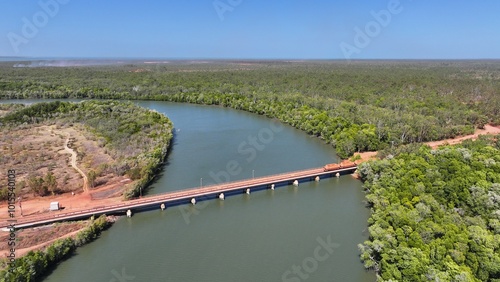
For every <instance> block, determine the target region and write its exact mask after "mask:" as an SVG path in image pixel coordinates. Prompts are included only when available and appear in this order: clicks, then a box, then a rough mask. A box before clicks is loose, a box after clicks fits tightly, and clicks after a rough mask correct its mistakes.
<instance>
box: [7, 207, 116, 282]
mask: <svg viewBox="0 0 500 282" xmlns="http://www.w3.org/2000/svg"><path fill="white" fill-rule="evenodd" d="M115 221H116V218H115V217H106V216H105V215H103V216H100V217H99V218H97V219H93V218H92V219H90V220H89V221H87V223H86V225H87V226H86V227H84V228H82V229H81V230H79V231H75V232H69V233H67V234H65V235H64V236H62V237H61V238H59V239H56V240H54V241H53V243H49V242H46V243H45V244H39V245H38V246H31V247H30V248H28V249H29V250H27V249H26V248H25V249H21V250H22V251H23V252H25V251H27V253H26V254H25V255H24V256H21V257H16V258H15V260H14V261H13V262H10V260H2V262H1V264H0V266H1V268H2V270H1V271H0V279H1V280H2V281H6V282H19V281H34V280H36V279H39V278H41V277H43V276H44V274H45V273H46V272H47V271H48V270H50V269H51V268H52V267H54V266H55V265H56V264H57V263H59V262H60V261H61V260H63V259H64V258H66V257H68V256H69V255H71V254H72V253H73V252H74V251H75V249H76V248H77V247H81V246H83V245H85V244H87V243H90V242H92V241H93V240H95V239H97V238H98V237H99V235H100V234H101V232H102V231H104V230H106V229H107V228H109V227H110V226H111V225H112V223H113V222H115Z"/></svg>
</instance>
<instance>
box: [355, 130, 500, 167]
mask: <svg viewBox="0 0 500 282" xmlns="http://www.w3.org/2000/svg"><path fill="white" fill-rule="evenodd" d="M488 134H492V135H496V134H500V127H498V126H492V125H489V124H487V125H485V126H484V129H476V131H475V132H474V134H471V135H465V136H462V137H457V138H452V139H445V140H441V141H432V142H426V143H425V144H426V145H429V146H430V147H431V148H433V149H435V148H437V147H439V146H442V145H456V144H459V143H462V142H463V141H464V140H468V139H472V140H476V139H477V138H478V137H479V135H488ZM377 153H378V152H377V151H374V152H363V153H356V154H354V157H356V156H357V155H359V156H360V157H361V160H359V162H367V161H369V160H372V159H375V158H376V157H377Z"/></svg>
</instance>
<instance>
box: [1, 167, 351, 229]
mask: <svg viewBox="0 0 500 282" xmlns="http://www.w3.org/2000/svg"><path fill="white" fill-rule="evenodd" d="M356 168H357V166H356V165H353V166H350V167H345V168H338V169H335V170H328V171H325V169H324V168H323V167H321V168H314V169H307V170H301V171H294V172H289V173H283V174H277V175H270V176H264V177H258V178H252V179H246V180H241V181H234V182H227V183H222V184H215V185H210V186H204V187H198V188H191V189H186V190H179V191H172V192H167V193H163V194H159V195H154V196H149V197H143V198H140V199H135V200H129V201H126V202H123V203H120V204H116V205H111V206H103V207H95V208H91V209H85V210H79V211H72V212H62V211H55V212H50V214H47V215H45V216H38V217H29V218H28V217H27V218H24V219H23V218H21V219H18V220H17V221H16V222H15V227H16V228H17V229H19V228H26V227H33V226H39V225H44V224H50V223H54V222H61V221H70V220H79V219H88V218H90V217H91V216H99V215H102V214H106V215H123V214H127V216H130V215H131V214H132V213H133V212H138V211H144V210H153V209H160V208H161V209H165V208H168V207H172V206H177V205H183V204H193V205H194V204H196V202H199V201H205V200H210V199H216V198H219V199H224V197H226V196H231V195H235V194H242V193H247V194H250V193H251V192H252V191H258V190H265V189H273V190H274V189H275V188H276V187H279V186H287V185H296V186H298V185H299V184H300V183H303V182H308V181H320V179H322V178H329V177H332V176H337V177H338V176H340V175H345V174H352V173H353V172H354V171H355V170H356ZM10 223H13V222H6V221H4V222H1V223H0V228H4V227H7V226H9V224H10Z"/></svg>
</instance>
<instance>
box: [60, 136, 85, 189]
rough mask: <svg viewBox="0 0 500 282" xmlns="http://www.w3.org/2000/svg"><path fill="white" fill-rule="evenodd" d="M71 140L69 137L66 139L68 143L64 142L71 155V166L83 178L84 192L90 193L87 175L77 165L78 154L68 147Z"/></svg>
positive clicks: (65, 148)
mask: <svg viewBox="0 0 500 282" xmlns="http://www.w3.org/2000/svg"><path fill="white" fill-rule="evenodd" d="M69 140H70V137H69V135H68V138H67V139H66V142H64V150H66V151H68V152H69V153H70V154H71V166H72V167H73V168H74V169H76V171H78V173H80V175H81V176H82V177H83V192H86V193H87V192H88V191H89V188H88V187H89V186H88V185H89V180H88V178H87V175H85V173H84V172H83V171H82V170H81V169H80V168H79V167H78V166H77V165H76V157H77V155H76V152H75V151H74V150H73V149H71V148H70V147H68V143H69Z"/></svg>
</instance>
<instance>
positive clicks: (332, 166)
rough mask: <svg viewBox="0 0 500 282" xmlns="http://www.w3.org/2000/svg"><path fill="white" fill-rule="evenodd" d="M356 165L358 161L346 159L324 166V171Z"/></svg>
mask: <svg viewBox="0 0 500 282" xmlns="http://www.w3.org/2000/svg"><path fill="white" fill-rule="evenodd" d="M356 166H357V165H356V163H354V162H351V161H349V160H344V161H341V162H340V163H338V164H327V165H325V166H324V167H323V170H324V171H333V170H337V169H341V168H351V167H356Z"/></svg>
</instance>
